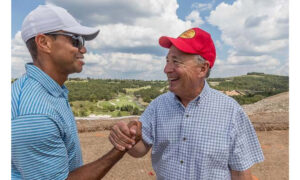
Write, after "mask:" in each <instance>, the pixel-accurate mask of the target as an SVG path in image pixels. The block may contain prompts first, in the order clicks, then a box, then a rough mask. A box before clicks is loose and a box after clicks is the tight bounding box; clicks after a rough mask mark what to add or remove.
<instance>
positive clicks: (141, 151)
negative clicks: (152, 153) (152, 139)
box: [128, 140, 151, 158]
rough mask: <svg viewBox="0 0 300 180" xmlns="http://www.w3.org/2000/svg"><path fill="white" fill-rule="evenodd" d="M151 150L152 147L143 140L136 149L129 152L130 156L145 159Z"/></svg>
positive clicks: (133, 148)
mask: <svg viewBox="0 0 300 180" xmlns="http://www.w3.org/2000/svg"><path fill="white" fill-rule="evenodd" d="M150 148H151V147H150V146H148V145H147V144H146V143H144V142H143V140H141V141H139V142H138V143H137V144H136V145H135V146H134V147H132V148H131V149H130V150H128V154H130V155H131V156H132V157H136V158H139V157H143V156H145V155H146V154H147V152H148V151H149V150H150Z"/></svg>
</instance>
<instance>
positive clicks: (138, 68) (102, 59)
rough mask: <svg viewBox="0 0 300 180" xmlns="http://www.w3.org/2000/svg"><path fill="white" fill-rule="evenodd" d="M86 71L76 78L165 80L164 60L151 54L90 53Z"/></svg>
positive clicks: (87, 57) (86, 61)
mask: <svg viewBox="0 0 300 180" xmlns="http://www.w3.org/2000/svg"><path fill="white" fill-rule="evenodd" d="M85 63H86V65H85V66H84V70H83V72H82V73H81V74H74V76H85V77H86V76H88V77H96V78H118V79H124V78H129V79H145V80H146V79H147V80H150V79H165V75H164V73H163V67H164V63H165V61H164V58H163V57H159V56H153V55H151V54H132V53H104V54H101V55H100V54H95V53H89V54H87V55H85Z"/></svg>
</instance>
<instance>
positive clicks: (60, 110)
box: [11, 63, 82, 180]
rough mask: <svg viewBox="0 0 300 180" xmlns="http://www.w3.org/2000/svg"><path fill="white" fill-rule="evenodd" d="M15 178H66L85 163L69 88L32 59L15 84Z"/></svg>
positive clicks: (13, 154)
mask: <svg viewBox="0 0 300 180" xmlns="http://www.w3.org/2000/svg"><path fill="white" fill-rule="evenodd" d="M11 108H12V109H11V118H12V119H11V135H12V136H11V138H12V139H11V143H12V144H11V146H12V148H11V152H12V154H11V156H12V162H11V163H12V164H11V175H12V179H30V180H31V179H51V180H52V179H66V178H67V176H68V174H69V172H70V171H72V170H74V169H75V168H78V167H79V166H81V165H82V155H81V150H80V143H79V139H78V134H77V127H76V122H75V120H74V116H73V113H72V110H71V107H70V105H69V102H68V90H67V88H66V87H65V86H64V85H63V86H60V85H59V84H57V83H56V82H55V81H54V80H53V79H52V78H51V77H49V76H48V75H47V74H46V73H44V72H43V71H42V70H40V69H39V68H37V67H36V66H34V65H33V64H31V63H29V64H26V74H25V75H23V76H22V77H21V78H20V79H18V80H17V81H16V82H14V83H13V84H12V96H11Z"/></svg>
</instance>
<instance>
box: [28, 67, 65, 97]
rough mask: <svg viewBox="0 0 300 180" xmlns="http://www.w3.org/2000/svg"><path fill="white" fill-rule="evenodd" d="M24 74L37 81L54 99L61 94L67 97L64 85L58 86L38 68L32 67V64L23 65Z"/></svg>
mask: <svg viewBox="0 0 300 180" xmlns="http://www.w3.org/2000/svg"><path fill="white" fill-rule="evenodd" d="M25 68H26V73H27V75H28V77H30V78H32V79H35V80H36V81H38V82H39V83H40V84H41V85H42V86H43V87H44V88H45V89H47V91H48V92H49V93H50V94H52V95H53V96H55V97H59V96H60V95H61V94H62V95H63V96H65V97H66V98H67V97H68V92H69V91H68V89H67V88H66V87H65V85H63V86H60V85H59V84H58V83H57V82H56V81H54V80H53V79H52V78H51V77H50V76H49V75H48V74H46V73H45V72H44V71H42V70H41V69H40V68H38V67H36V66H35V65H33V63H27V64H26V65H25Z"/></svg>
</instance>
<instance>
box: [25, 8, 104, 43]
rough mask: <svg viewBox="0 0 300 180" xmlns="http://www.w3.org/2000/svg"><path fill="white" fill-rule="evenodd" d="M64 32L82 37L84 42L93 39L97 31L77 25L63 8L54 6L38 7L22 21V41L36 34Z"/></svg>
mask: <svg viewBox="0 0 300 180" xmlns="http://www.w3.org/2000/svg"><path fill="white" fill-rule="evenodd" d="M60 30H62V31H66V32H70V33H74V34H78V35H82V37H84V39H85V40H87V41H88V40H92V39H94V38H95V37H96V36H97V35H98V33H99V30H98V29H96V28H91V27H86V26H82V25H81V24H79V23H78V22H77V21H76V20H75V18H74V17H73V16H72V15H71V14H69V13H68V11H67V10H65V9H64V8H61V7H58V6H54V5H50V4H48V5H39V6H38V7H37V8H36V9H34V10H33V11H31V12H30V13H29V14H28V15H27V16H26V18H25V19H24V21H23V25H22V32H21V35H22V39H23V41H24V42H25V43H26V41H27V40H28V39H30V38H32V37H35V36H36V35H38V34H45V33H49V32H55V31H60Z"/></svg>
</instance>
